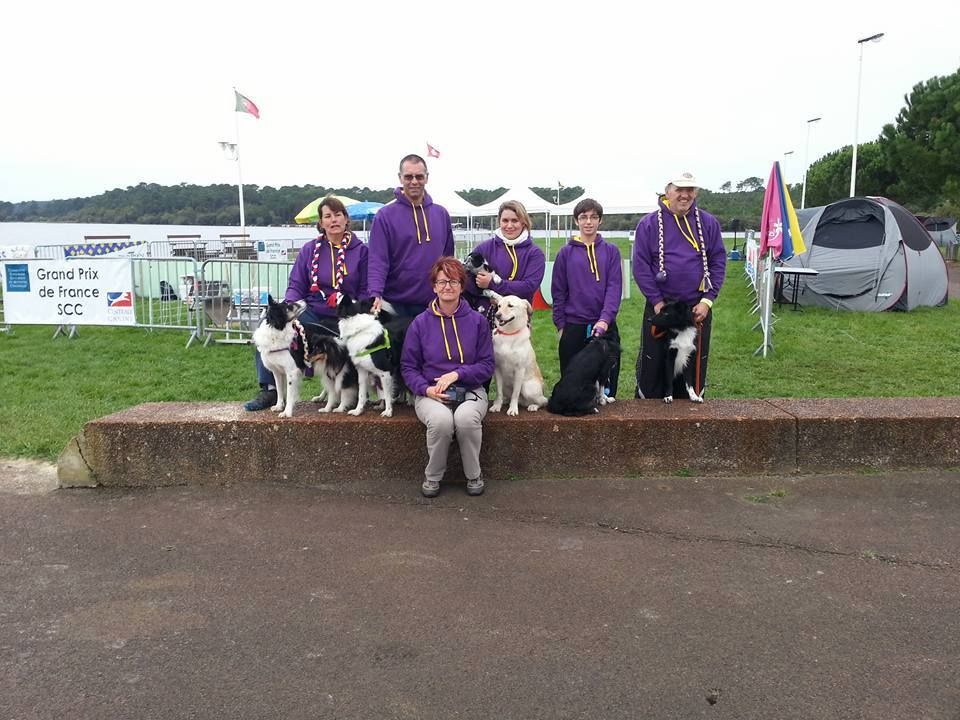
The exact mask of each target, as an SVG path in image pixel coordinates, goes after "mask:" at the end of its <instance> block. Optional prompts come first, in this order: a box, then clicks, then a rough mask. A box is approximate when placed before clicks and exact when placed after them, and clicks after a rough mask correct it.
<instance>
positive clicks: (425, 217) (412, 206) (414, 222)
mask: <svg viewBox="0 0 960 720" xmlns="http://www.w3.org/2000/svg"><path fill="white" fill-rule="evenodd" d="M418 207H419V208H420V212H421V213H423V231H424V233H426V236H427V242H430V226H429V225H428V224H427V211H426V210H425V209H424V207H423V205H411V208H412V209H413V224H414V226H415V227H416V228H417V245H423V240H421V239H420V223H419V222H418V219H417V208H418Z"/></svg>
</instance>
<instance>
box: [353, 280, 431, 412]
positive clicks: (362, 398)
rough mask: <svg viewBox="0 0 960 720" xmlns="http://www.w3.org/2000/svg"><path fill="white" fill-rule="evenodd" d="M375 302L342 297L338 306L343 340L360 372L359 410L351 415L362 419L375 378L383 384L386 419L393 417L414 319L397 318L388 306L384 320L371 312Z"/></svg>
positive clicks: (382, 314)
mask: <svg viewBox="0 0 960 720" xmlns="http://www.w3.org/2000/svg"><path fill="white" fill-rule="evenodd" d="M372 307H373V301H372V300H370V299H367V300H355V299H353V298H351V297H350V296H349V295H347V294H346V293H340V294H339V296H338V302H337V317H338V318H339V319H340V339H341V341H342V342H343V343H344V344H345V345H346V348H347V352H348V353H349V355H350V359H351V360H352V361H353V364H354V365H355V366H356V368H357V377H358V380H357V382H358V385H359V388H358V393H357V406H356V407H355V408H354V409H353V410H350V411H349V414H350V415H361V414H362V413H363V410H364V408H365V407H366V404H367V386H368V384H369V378H370V376H371V375H373V376H374V377H375V378H377V379H378V380H379V381H380V391H381V394H382V396H383V403H384V410H383V412H382V413H380V414H381V415H382V416H383V417H392V416H393V387H394V383H400V385H399V387H402V383H403V379H402V378H401V377H400V354H401V352H402V350H403V339H404V337H405V336H406V333H407V328H408V327H410V323H411V322H413V318H411V317H396V316H395V315H392V314H391V313H390V311H389V310H390V309H389V306H388V305H386V304H384V307H383V309H382V310H381V312H380V317H382V318H383V319H382V320H381V319H380V318H378V317H377V316H375V315H373V314H372V313H371V312H370V311H371V309H372Z"/></svg>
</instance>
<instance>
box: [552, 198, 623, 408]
mask: <svg viewBox="0 0 960 720" xmlns="http://www.w3.org/2000/svg"><path fill="white" fill-rule="evenodd" d="M573 217H574V220H575V221H576V223H577V227H578V228H579V229H580V234H579V235H575V236H574V237H573V238H572V239H571V240H570V242H569V243H567V244H566V245H564V246H563V247H562V248H560V252H559V253H557V259H556V260H555V261H554V264H553V279H552V282H551V285H550V288H551V295H552V296H553V324H554V325H556V326H557V330H559V331H560V345H559V347H558V353H559V355H560V376H561V377H562V376H563V373H564V371H565V370H566V367H567V365H568V363H569V362H570V360H571V359H572V358H573V356H574V355H576V354H577V353H578V352H580V351H581V350H582V349H583V348H584V347H585V346H586V344H587V343H588V342H589V341H590V338H591V337H593V336H594V335H606V337H608V338H609V339H610V340H613V341H614V342H616V343H617V344H618V345H619V343H620V333H619V331H618V329H617V322H616V318H617V312H618V311H619V310H620V299H621V297H622V294H623V269H622V267H621V261H620V249H619V248H618V247H617V246H616V245H614V244H612V243H607V242H604V240H603V237H601V235H600V232H599V230H600V224H601V223H602V222H603V207H602V206H601V205H600V203H598V202H597V201H596V200H592V199H590V198H586V199H584V200H581V201H580V202H578V203H577V204H576V206H575V207H574V208H573ZM619 374H620V361H619V359H618V360H617V363H616V365H614V367H613V370H611V372H610V379H609V383H608V384H607V386H606V387H605V388H604V392H605V394H606V395H607V401H608V402H609V401H612V400H614V399H615V396H616V394H617V377H618V375H619Z"/></svg>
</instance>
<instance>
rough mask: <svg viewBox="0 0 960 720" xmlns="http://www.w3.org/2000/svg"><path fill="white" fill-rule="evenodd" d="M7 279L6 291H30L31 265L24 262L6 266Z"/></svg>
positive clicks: (5, 275)
mask: <svg viewBox="0 0 960 720" xmlns="http://www.w3.org/2000/svg"><path fill="white" fill-rule="evenodd" d="M4 277H5V278H6V280H7V287H6V292H30V266H29V265H24V264H17V265H11V264H9V263H7V265H5V266H4Z"/></svg>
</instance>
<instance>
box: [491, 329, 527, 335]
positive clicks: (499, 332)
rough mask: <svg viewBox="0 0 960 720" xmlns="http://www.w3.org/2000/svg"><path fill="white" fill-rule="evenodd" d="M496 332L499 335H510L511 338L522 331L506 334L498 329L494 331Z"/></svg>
mask: <svg viewBox="0 0 960 720" xmlns="http://www.w3.org/2000/svg"><path fill="white" fill-rule="evenodd" d="M521 329H522V328H521ZM494 332H495V333H496V334H497V335H508V336H509V335H516V334H517V333H518V332H520V330H514V331H513V332H510V333H508V332H504V331H503V330H501V329H500V328H496V329H495V330H494Z"/></svg>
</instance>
